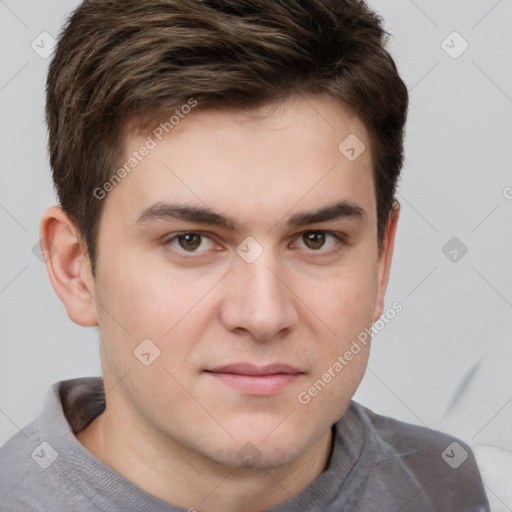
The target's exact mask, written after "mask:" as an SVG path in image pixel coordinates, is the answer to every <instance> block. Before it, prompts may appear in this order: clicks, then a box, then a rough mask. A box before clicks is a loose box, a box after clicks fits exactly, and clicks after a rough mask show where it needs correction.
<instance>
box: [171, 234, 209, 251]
mask: <svg viewBox="0 0 512 512" xmlns="http://www.w3.org/2000/svg"><path fill="white" fill-rule="evenodd" d="M163 243H164V245H168V246H171V247H173V248H174V249H175V250H177V251H178V252H181V253H183V252H187V253H203V252H206V251H207V250H208V249H212V248H213V247H214V246H215V243H214V242H213V240H212V239H211V238H210V237H209V236H206V235H203V234H201V233H193V232H190V233H178V234H176V235H174V236H172V237H170V238H168V239H167V240H166V241H164V242H163Z"/></svg>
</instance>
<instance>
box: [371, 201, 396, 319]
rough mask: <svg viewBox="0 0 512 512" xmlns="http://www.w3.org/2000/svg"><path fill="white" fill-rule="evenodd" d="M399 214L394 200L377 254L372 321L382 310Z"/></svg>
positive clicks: (377, 317)
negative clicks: (375, 292)
mask: <svg viewBox="0 0 512 512" xmlns="http://www.w3.org/2000/svg"><path fill="white" fill-rule="evenodd" d="M399 215H400V204H399V203H398V201H396V200H395V201H394V203H393V206H392V208H391V212H390V214H389V220H388V224H387V226H386V234H385V236H384V240H383V248H382V252H381V253H380V254H379V264H378V283H377V286H378V288H377V296H376V301H375V309H374V312H373V320H372V321H373V322H376V321H377V320H378V319H379V317H380V316H381V315H382V312H383V311H384V295H385V294H386V288H387V285H388V280H389V273H390V270H391V260H392V257H393V248H394V245H395V235H396V227H397V224H398V217H399Z"/></svg>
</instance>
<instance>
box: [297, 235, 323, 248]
mask: <svg viewBox="0 0 512 512" xmlns="http://www.w3.org/2000/svg"><path fill="white" fill-rule="evenodd" d="M302 239H303V240H304V243H305V244H306V246H307V247H308V248H309V249H321V248H322V247H323V245H324V244H325V233H322V232H321V231H307V232H306V233H304V234H303V235H302Z"/></svg>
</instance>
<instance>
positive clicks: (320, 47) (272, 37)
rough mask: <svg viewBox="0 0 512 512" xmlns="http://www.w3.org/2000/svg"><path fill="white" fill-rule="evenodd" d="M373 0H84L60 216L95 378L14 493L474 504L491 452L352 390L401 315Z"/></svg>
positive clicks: (96, 499)
mask: <svg viewBox="0 0 512 512" xmlns="http://www.w3.org/2000/svg"><path fill="white" fill-rule="evenodd" d="M384 35H385V33H384V31H383V29H382V27H381V24H380V21H379V18H378V17H377V16H376V15H375V14H374V13H373V12H371V11H370V10H369V9H368V8H367V6H366V5H365V4H364V3H363V2H360V1H345V2H340V1H333V0H309V1H306V2H296V1H291V0H281V1H279V2H277V1H275V0H274V1H271V0H255V1H251V2H245V1H235V0H226V1H210V2H205V1H204V0H203V1H200V0H181V1H171V0H167V1H164V0H148V1H145V2H140V1H135V0H111V1H98V0H96V1H86V2H84V3H83V4H82V5H81V6H80V7H79V8H78V9H77V10H76V11H75V12H74V13H73V15H72V16H71V18H70V19H69V21H68V23H67V25H66V27H65V29H64V31H63V33H62V35H61V37H60V39H59V43H58V46H57V50H56V54H55V57H54V60H53V61H52V64H51V67H50V71H49V75H48V82H47V121H48V127H49V138H50V161H51V166H52V170H53V178H54V182H55V185H56V188H57V192H58V196H59V201H60V206H58V207H57V206H56V207H52V208H50V209H49V210H47V211H46V212H45V214H44V216H43V219H42V222H41V244H42V250H43V251H44V252H45V254H46V258H45V259H46V265H47V269H48V273H49V277H50V280H51V283H52V285H53V287H54V289H55V291H56V293H57V294H58V296H59V297H60V298H61V300H62V302H63V303H64V305H65V307H66V310H67V313H68V315H69V317H70V318H71V319H72V320H73V321H74V322H76V323H78V324H80V325H83V326H98V328H99V333H100V352H101V361H102V379H100V378H84V379H72V380H69V381H63V382H59V383H56V384H55V385H54V386H53V387H52V389H51V390H50V391H49V393H48V396H47V400H46V402H45V405H44V408H43V411H42V413H41V415H40V417H39V418H38V419H37V420H36V421H35V422H33V423H32V424H31V425H29V426H28V427H26V428H25V429H24V431H23V432H20V433H19V434H17V435H16V436H14V437H13V438H11V439H10V440H9V441H8V442H7V443H6V445H4V447H3V448H2V449H1V451H0V455H1V457H2V474H1V482H2V483H1V486H0V507H2V510H4V509H5V510H9V511H11V510H40V511H49V510H80V511H93V510H104V511H113V510H119V511H131V510H132V511H142V510H144V511H146V510H151V511H183V510H189V511H193V510H199V511H205V512H217V511H223V512H230V511H239V512H240V511H242V512H255V511H260V510H272V511H275V512H277V511H279V512H284V511H316V510H318V511H320V510H321V511H331V512H334V511H341V510H343V511H364V512H368V511H399V510H401V511H414V512H418V511H420V512H421V511H481V510H488V503H487V499H486V497H485V493H484V490H483V485H482V482H481V479H480V475H479V472H478V469H477V466H476V464H475V460H474V457H473V454H472V453H471V451H470V449H469V447H468V446H467V445H465V444H464V443H461V442H458V441H457V440H455V439H454V438H452V437H449V436H447V435H445V434H442V433H440V432H434V431H430V430H428V429H425V428H421V427H417V426H413V425H408V424H405V423H402V422H398V421H396V420H393V419H391V418H387V417H384V416H379V415H377V414H374V413H373V412H371V411H370V410H368V409H365V408H364V407H363V406H361V405H359V404H357V403H355V402H353V401H352V400H351V399H352V397H353V395H354V392H355V390H356V389H357V387H358V385H359V383H360V381H361V378H362V377H363V374H364V371H365V368H366V363H367V360H368V354H369V345H370V343H369V336H368V332H369V331H370V329H371V326H372V323H373V322H376V321H380V320H379V319H380V318H381V316H383V317H387V318H390V317H392V315H396V314H397V312H399V311H400V304H394V305H393V306H392V307H391V308H388V310H386V311H385V310H384V294H385V289H386V286H387V281H388V276H389V270H390V265H391V256H392V252H393V242H394V237H395V230H396V225H397V221H398V216H399V207H398V204H397V203H396V201H394V191H395V186H396V182H397V179H398V176H399V173H400V169H401V166H402V159H403V130H404V123H405V119H406V111H407V89H406V87H405V85H404V83H403V82H402V80H401V79H400V77H399V75H398V73H397V70H396V67H395V65H394V62H393V60H392V59H391V57H390V56H389V54H388V53H387V51H386V50H385V49H384V47H383V44H384Z"/></svg>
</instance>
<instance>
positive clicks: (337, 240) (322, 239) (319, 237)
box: [295, 231, 344, 254]
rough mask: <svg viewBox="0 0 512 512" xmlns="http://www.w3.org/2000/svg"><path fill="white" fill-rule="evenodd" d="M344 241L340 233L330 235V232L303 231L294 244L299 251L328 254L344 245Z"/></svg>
mask: <svg viewBox="0 0 512 512" xmlns="http://www.w3.org/2000/svg"><path fill="white" fill-rule="evenodd" d="M343 242H344V240H343V238H342V235H341V233H340V234H339V235H338V234H336V233H331V232H330V231H305V232H304V233H302V234H301V236H299V238H298V239H297V241H296V242H295V243H296V244H297V243H298V244H299V247H300V248H301V249H309V250H310V251H312V252H318V253H320V254H323V253H327V252H330V251H329V249H333V248H335V247H336V246H338V248H340V249H341V247H343V245H344V243H343Z"/></svg>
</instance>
